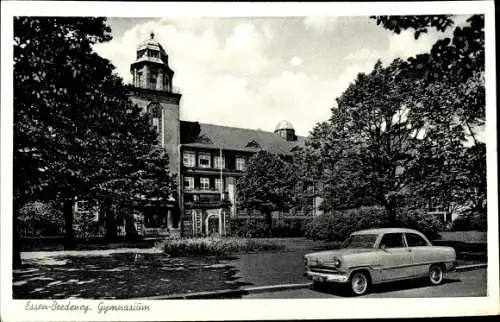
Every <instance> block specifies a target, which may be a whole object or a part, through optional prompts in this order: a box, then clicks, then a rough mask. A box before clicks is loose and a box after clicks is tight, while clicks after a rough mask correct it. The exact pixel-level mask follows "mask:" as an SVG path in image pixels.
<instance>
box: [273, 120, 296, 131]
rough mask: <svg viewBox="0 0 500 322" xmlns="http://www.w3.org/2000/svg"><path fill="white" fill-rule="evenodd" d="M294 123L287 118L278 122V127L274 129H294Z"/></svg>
mask: <svg viewBox="0 0 500 322" xmlns="http://www.w3.org/2000/svg"><path fill="white" fill-rule="evenodd" d="M293 129H294V128H293V125H292V123H290V122H289V121H287V120H283V121H280V122H279V123H278V124H276V127H275V128H274V131H278V130H293Z"/></svg>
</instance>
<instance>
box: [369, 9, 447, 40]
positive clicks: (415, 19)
mask: <svg viewBox="0 0 500 322" xmlns="http://www.w3.org/2000/svg"><path fill="white" fill-rule="evenodd" d="M370 18H371V19H376V21H377V25H380V24H382V26H384V28H386V29H389V30H391V31H394V32H395V33H397V34H399V33H400V32H401V31H402V30H406V29H408V28H413V29H415V39H418V37H419V36H420V34H422V33H426V32H427V31H428V29H429V27H434V28H436V29H437V30H439V31H445V30H446V29H447V28H448V27H450V26H452V25H453V20H452V19H451V18H450V16H449V15H437V16H423V15H422V16H371V17H370Z"/></svg>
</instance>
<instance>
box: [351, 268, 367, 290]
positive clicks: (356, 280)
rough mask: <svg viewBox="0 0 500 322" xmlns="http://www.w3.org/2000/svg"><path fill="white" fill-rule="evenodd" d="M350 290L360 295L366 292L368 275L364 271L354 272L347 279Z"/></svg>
mask: <svg viewBox="0 0 500 322" xmlns="http://www.w3.org/2000/svg"><path fill="white" fill-rule="evenodd" d="M349 284H350V287H351V289H350V291H351V293H352V295H355V296H360V295H364V294H366V293H367V292H368V288H369V286H370V279H369V278H368V275H367V274H366V273H364V272H354V273H353V274H352V276H351V279H350V281H349Z"/></svg>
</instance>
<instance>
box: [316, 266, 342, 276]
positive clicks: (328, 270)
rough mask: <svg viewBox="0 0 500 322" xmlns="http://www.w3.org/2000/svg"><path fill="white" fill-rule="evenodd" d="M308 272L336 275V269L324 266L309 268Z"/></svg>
mask: <svg viewBox="0 0 500 322" xmlns="http://www.w3.org/2000/svg"><path fill="white" fill-rule="evenodd" d="M309 270H310V271H311V272H314V273H327V274H328V273H338V270H337V269H335V268H331V267H324V266H309Z"/></svg>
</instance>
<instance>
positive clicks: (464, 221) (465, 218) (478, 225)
mask: <svg viewBox="0 0 500 322" xmlns="http://www.w3.org/2000/svg"><path fill="white" fill-rule="evenodd" d="M468 230H477V231H488V216H487V215H486V213H477V212H476V213H464V214H461V215H459V216H458V217H457V218H456V219H455V220H454V221H453V223H452V225H451V231H468Z"/></svg>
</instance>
